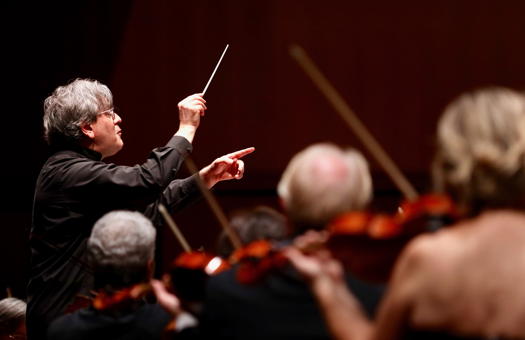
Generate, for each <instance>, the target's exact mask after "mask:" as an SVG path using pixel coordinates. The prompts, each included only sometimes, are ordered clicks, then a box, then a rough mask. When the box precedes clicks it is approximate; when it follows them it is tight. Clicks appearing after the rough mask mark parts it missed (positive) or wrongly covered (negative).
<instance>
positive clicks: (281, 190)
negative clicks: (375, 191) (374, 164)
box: [277, 143, 372, 228]
mask: <svg viewBox="0 0 525 340" xmlns="http://www.w3.org/2000/svg"><path fill="white" fill-rule="evenodd" d="M277 192H278V194H279V197H280V198H281V200H282V202H283V204H284V206H285V208H286V211H287V214H288V216H289V217H290V219H291V220H292V221H293V222H294V224H295V225H296V226H305V227H316V228H320V227H324V225H325V224H326V223H328V222H329V221H330V220H331V219H333V218H334V217H336V216H337V215H339V214H341V213H343V212H346V211H351V210H358V209H362V208H364V207H365V206H366V205H367V204H368V203H369V201H370V199H371V196H372V179H371V177H370V172H369V170H368V163H367V162H366V160H365V158H364V157H363V156H362V155H361V153H360V152H359V151H357V150H354V149H348V150H342V149H341V148H339V147H337V146H335V145H333V144H328V143H320V144H314V145H312V146H309V147H308V148H306V149H304V150H303V151H301V152H299V153H298V154H296V155H295V156H294V157H293V158H292V160H291V161H290V163H288V166H287V167H286V170H285V171H284V173H283V175H282V177H281V180H280V181H279V184H278V186H277Z"/></svg>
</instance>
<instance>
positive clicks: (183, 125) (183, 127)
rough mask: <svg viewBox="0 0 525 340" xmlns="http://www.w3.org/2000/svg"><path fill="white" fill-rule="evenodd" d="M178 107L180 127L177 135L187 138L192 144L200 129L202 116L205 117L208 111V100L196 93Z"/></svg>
mask: <svg viewBox="0 0 525 340" xmlns="http://www.w3.org/2000/svg"><path fill="white" fill-rule="evenodd" d="M178 107H179V120H180V125H179V131H177V135H179V136H183V137H185V138H186V139H187V140H188V141H189V142H190V143H191V142H192V141H193V137H194V135H195V132H196V131H197V128H198V127H199V124H200V121H201V116H204V112H205V111H206V109H207V108H206V100H204V98H203V97H202V93H196V94H192V95H191V96H188V97H186V98H184V99H183V100H181V101H180V102H179V104H178Z"/></svg>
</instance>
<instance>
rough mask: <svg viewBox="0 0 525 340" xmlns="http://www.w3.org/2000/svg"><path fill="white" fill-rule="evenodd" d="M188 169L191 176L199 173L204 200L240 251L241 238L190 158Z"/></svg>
mask: <svg viewBox="0 0 525 340" xmlns="http://www.w3.org/2000/svg"><path fill="white" fill-rule="evenodd" d="M185 163H186V167H187V168H188V170H189V172H190V173H191V174H194V173H197V176H196V178H197V184H198V185H199V189H200V191H201V193H202V195H203V196H204V199H205V200H206V202H207V203H208V205H209V206H210V208H211V210H212V212H213V214H214V215H215V217H216V218H217V220H218V221H219V224H220V225H221V227H222V229H223V230H224V231H225V232H226V235H227V236H228V238H229V239H230V241H231V243H232V245H233V247H234V248H235V249H240V248H241V247H242V242H241V238H240V237H239V235H238V234H237V232H236V231H235V230H234V229H233V228H232V227H231V225H230V223H229V222H228V219H227V218H226V215H225V214H224V211H223V210H222V209H221V207H220V205H219V203H218V202H217V200H216V199H215V197H214V196H213V194H212V193H211V191H210V189H208V187H206V185H205V184H204V182H203V181H202V178H201V176H200V175H199V169H198V168H197V166H196V165H195V162H193V160H192V159H191V158H190V157H187V158H186V162H185Z"/></svg>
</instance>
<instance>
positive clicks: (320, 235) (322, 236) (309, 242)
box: [294, 230, 328, 249]
mask: <svg viewBox="0 0 525 340" xmlns="http://www.w3.org/2000/svg"><path fill="white" fill-rule="evenodd" d="M327 239H328V232H326V230H323V231H315V230H309V231H307V232H306V233H304V234H302V235H299V236H297V237H296V238H295V239H294V245H295V246H296V247H298V248H299V249H307V248H312V246H314V245H318V244H324V243H325V242H326V240H327Z"/></svg>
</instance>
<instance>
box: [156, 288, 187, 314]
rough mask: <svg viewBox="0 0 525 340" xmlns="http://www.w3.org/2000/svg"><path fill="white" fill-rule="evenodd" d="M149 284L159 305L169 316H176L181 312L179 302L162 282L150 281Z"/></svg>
mask: <svg viewBox="0 0 525 340" xmlns="http://www.w3.org/2000/svg"><path fill="white" fill-rule="evenodd" d="M150 284H151V287H152V288H153V292H154V293H155V296H156V297H157V301H158V303H159V305H161V306H162V308H164V309H165V310H166V311H167V312H168V313H170V314H171V315H173V316H178V315H179V314H180V313H181V312H182V309H181V306H180V300H179V299H178V298H177V297H176V296H175V295H174V294H172V293H170V292H168V290H167V289H166V286H165V285H164V283H163V282H161V281H159V280H154V279H152V280H151V281H150Z"/></svg>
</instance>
